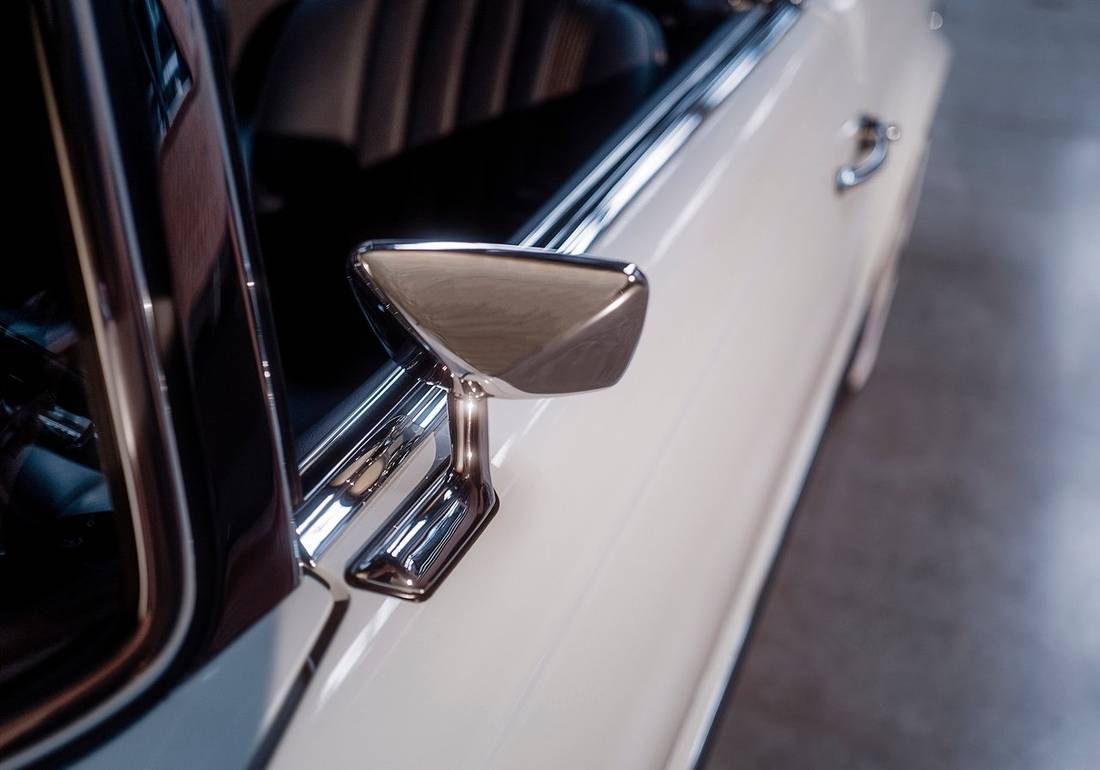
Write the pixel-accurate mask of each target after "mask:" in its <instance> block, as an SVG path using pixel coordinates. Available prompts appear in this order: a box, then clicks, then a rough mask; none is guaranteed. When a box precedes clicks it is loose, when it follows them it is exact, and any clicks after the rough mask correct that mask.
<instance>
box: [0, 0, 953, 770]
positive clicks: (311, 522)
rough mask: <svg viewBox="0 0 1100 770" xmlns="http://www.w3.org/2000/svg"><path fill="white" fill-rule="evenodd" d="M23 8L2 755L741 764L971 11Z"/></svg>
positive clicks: (3, 340)
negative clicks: (750, 678) (725, 718)
mask: <svg viewBox="0 0 1100 770" xmlns="http://www.w3.org/2000/svg"><path fill="white" fill-rule="evenodd" d="M3 13H4V15H5V18H4V23H3V26H2V30H3V32H2V34H3V36H4V38H5V47H6V48H7V49H8V50H9V51H11V52H12V60H13V61H14V66H15V71H14V72H13V73H11V74H12V78H9V80H8V82H9V83H12V84H14V86H15V88H14V91H13V96H12V97H11V98H10V100H9V108H8V109H9V112H8V115H9V119H8V125H9V127H10V128H11V130H12V131H13V132H14V136H13V137H12V138H11V139H10V140H9V142H10V143H9V147H11V148H12V150H13V153H12V154H13V155H14V156H18V157H16V158H13V160H15V161H16V162H15V163H13V164H11V165H9V173H14V175H15V179H14V180H12V181H13V182H14V183H13V184H12V185H11V187H10V188H9V190H10V191H11V192H12V193H13V199H12V200H13V205H14V207H15V208H14V209H13V211H14V212H15V215H14V216H13V217H12V221H11V225H10V227H11V228H12V229H13V230H14V232H12V233H11V234H10V236H9V266H8V268H7V269H6V270H5V275H4V279H3V281H0V345H2V346H3V352H2V356H0V367H2V369H0V576H2V577H0V580H2V586H3V588H2V592H0V747H2V752H3V754H2V756H3V759H2V760H0V762H2V764H3V766H4V767H14V766H23V765H27V764H38V763H42V764H50V765H57V764H72V765H75V766H79V767H86V768H114V767H157V768H168V767H181V768H183V767H187V768H193V767H203V768H220V767H226V768H240V767H258V766H271V767H277V768H300V767H350V766H355V767H369V768H387V769H388V770H390V769H395V768H441V767H446V768H459V767H465V768H491V767H492V768H498V767H499V768H518V767H522V768H538V767H548V768H560V767H592V768H613V767H616V768H639V767H665V768H690V767H692V766H694V765H696V764H697V763H698V762H699V761H700V757H701V756H702V755H703V754H704V752H705V748H706V738H707V735H708V730H709V728H710V725H711V723H712V721H713V719H714V716H715V713H716V710H717V709H718V707H719V704H720V702H721V699H722V695H723V691H724V689H725V686H726V683H727V681H728V680H729V678H730V675H731V671H732V670H733V667H734V665H735V663H736V661H737V659H738V656H739V653H740V651H741V648H742V646H743V643H744V640H745V637H746V632H747V629H748V628H749V625H750V622H751V620H752V617H753V612H754V608H755V607H756V604H757V601H758V598H759V596H760V592H761V588H762V585H763V584H764V581H765V579H766V577H767V575H768V572H769V567H770V565H771V563H772V561H773V558H774V556H775V554H776V551H777V548H778V546H779V544H780V542H781V539H782V535H783V532H784V529H785V525H786V522H787V520H788V517H789V514H790V512H791V509H792V506H793V504H794V501H795V500H796V498H797V496H798V494H799V490H800V488H801V485H802V483H803V479H804V477H805V475H806V472H807V468H808V466H809V464H810V463H811V460H812V458H813V456H814V451H815V447H816V446H817V444H818V441H819V437H820V434H821V432H822V430H823V427H824V426H825V424H826V420H827V417H828V415H829V413H830V409H831V407H832V405H833V403H834V400H835V398H836V397H837V394H838V392H843V391H852V392H854V391H856V390H858V389H859V388H860V387H861V386H862V385H863V383H865V382H866V381H867V378H868V376H869V375H870V372H871V368H872V365H873V363H874V358H875V352H876V349H877V346H878V341H879V338H880V336H881V334H882V329H883V325H884V323H885V318H886V313H887V310H888V308H889V304H890V299H891V296H892V293H893V289H894V285H895V281H896V275H897V270H896V264H897V259H898V254H899V251H900V249H901V247H902V245H903V244H904V242H905V239H906V235H907V233H908V229H909V225H910V222H911V218H912V215H913V211H914V208H915V202H916V200H917V194H918V192H919V188H920V181H921V174H922V170H923V167H924V159H925V156H926V152H927V147H928V139H929V127H930V123H931V120H932V116H933V113H934V111H935V107H936V103H937V100H938V98H939V92H940V89H941V86H942V83H943V80H944V76H945V71H946V68H947V64H948V59H949V55H948V50H947V47H946V45H945V43H944V42H943V41H942V40H941V39H940V38H939V37H938V34H937V33H936V32H935V31H934V29H933V27H934V26H935V25H934V24H933V23H930V20H931V19H933V18H934V10H933V8H932V7H931V6H930V4H929V3H928V2H926V0H802V2H794V1H793V0H772V1H771V2H752V1H750V0H493V1H490V0H480V1H475V0H438V1H435V0H432V1H430V2H429V1H428V0H220V2H213V1H212V0H95V1H94V2H93V0H12V1H11V2H7V3H4V10H3ZM19 244H22V245H19ZM15 251H19V252H21V253H22V255H23V256H21V257H18V258H16V256H15V254H14V252H15Z"/></svg>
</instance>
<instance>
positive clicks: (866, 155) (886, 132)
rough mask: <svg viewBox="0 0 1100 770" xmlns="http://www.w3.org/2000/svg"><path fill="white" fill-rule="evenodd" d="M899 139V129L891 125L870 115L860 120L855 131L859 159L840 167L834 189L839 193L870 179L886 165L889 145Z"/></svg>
mask: <svg viewBox="0 0 1100 770" xmlns="http://www.w3.org/2000/svg"><path fill="white" fill-rule="evenodd" d="M900 139H901V129H899V128H898V127H897V126H896V125H894V124H893V123H885V122H883V121H880V120H879V119H878V118H874V117H871V116H870V115H864V116H863V117H862V118H860V121H859V128H858V129H857V131H856V140H857V142H858V144H859V150H858V152H859V155H860V157H859V159H858V160H857V161H856V162H855V163H850V164H847V165H844V166H841V167H840V169H839V170H838V171H837V172H836V189H837V190H838V191H839V192H843V191H845V190H850V189H852V188H853V187H856V186H858V185H861V184H863V183H864V182H866V181H867V180H868V179H870V178H871V176H872V175H873V174H874V173H875V172H876V171H878V170H879V169H880V168H882V167H883V166H884V165H885V164H886V155H887V152H888V151H889V149H890V145H891V144H892V143H893V142H896V141H898V140H900Z"/></svg>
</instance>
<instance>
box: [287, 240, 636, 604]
mask: <svg viewBox="0 0 1100 770" xmlns="http://www.w3.org/2000/svg"><path fill="white" fill-rule="evenodd" d="M351 277H352V282H353V284H354V285H355V287H356V290H357V292H358V293H359V295H360V299H361V300H362V304H363V307H364V310H365V311H366V312H367V314H368V316H370V314H371V313H373V312H376V310H375V309H376V308H379V307H382V308H385V310H386V312H389V313H391V314H392V315H394V316H396V317H397V319H398V320H399V321H400V322H401V323H402V325H404V326H405V328H407V329H408V330H409V332H410V333H411V334H412V335H413V336H414V337H415V338H416V339H417V340H418V341H419V342H420V343H421V344H422V345H423V346H424V347H425V348H426V349H427V350H428V351H429V352H430V353H431V354H432V355H433V356H434V357H435V358H436V359H438V360H439V361H440V362H441V363H442V365H443V366H442V369H441V370H437V371H436V372H434V373H433V379H435V380H438V381H440V382H441V384H443V385H446V386H448V387H449V388H450V392H449V394H448V397H447V411H448V412H449V415H450V420H449V425H450V438H451V458H450V466H449V467H448V469H447V472H446V473H445V474H444V475H443V476H442V477H440V478H438V479H437V480H436V481H435V483H433V484H432V485H431V486H429V487H428V488H427V489H426V490H425V491H424V493H423V494H422V495H421V496H419V497H418V498H416V499H413V500H411V501H410V502H409V503H408V504H407V505H406V506H405V507H404V508H403V509H402V510H400V511H398V513H397V514H395V515H394V516H393V517H392V518H391V519H390V521H389V522H388V523H387V524H386V526H385V527H384V528H383V529H381V530H380V531H379V532H378V533H377V534H376V535H375V536H374V537H373V538H372V539H371V541H370V542H369V543H367V545H366V546H365V547H364V549H363V551H362V552H361V553H360V554H359V555H358V556H356V557H355V559H354V560H353V562H352V564H351V565H350V566H349V567H348V575H347V577H348V581H349V582H350V583H351V584H352V585H355V586H358V587H360V588H370V589H373V590H377V591H382V592H384V593H388V594H391V595H393V596H398V597H401V598H403V599H413V600H417V599H424V598H427V597H428V596H429V595H430V594H431V593H432V591H434V590H435V588H436V587H437V586H438V584H439V580H440V578H442V577H443V576H444V575H445V574H446V572H447V570H449V569H450V568H451V567H452V566H453V565H454V563H455V561H456V560H457V559H458V557H459V556H461V555H462V553H463V551H464V550H465V549H466V548H467V547H468V546H469V544H470V543H471V542H472V541H473V538H474V537H476V535H477V534H478V532H480V531H481V528H482V527H483V526H484V525H485V523H486V522H487V521H488V520H489V518H490V517H491V516H492V515H493V513H494V512H495V511H496V508H497V496H496V492H495V491H494V490H493V484H492V480H491V479H490V477H489V464H490V458H489V433H488V430H489V410H488V404H487V402H488V399H489V397H490V396H503V397H508V398H523V397H530V396H539V395H555V394H562V393H575V392H578V391H585V390H594V389H597V388H606V387H609V386H611V385H614V384H615V383H616V382H617V381H618V380H619V378H620V377H621V376H622V374H623V372H624V371H625V370H626V367H627V365H628V364H629V363H630V358H631V357H632V356H633V355H634V349H635V347H637V344H638V339H639V337H640V335H641V331H642V324H643V322H644V320H645V311H646V305H647V302H648V297H649V289H648V286H647V284H646V280H645V276H644V275H642V273H641V271H640V270H638V268H637V267H635V266H634V265H630V264H623V263H619V262H612V261H610V260H602V259H597V258H594V257H586V256H566V255H562V254H558V253H556V252H551V251H547V250H543V249H523V248H517V247H514V246H498V245H488V244H466V243H443V242H438V243H437V242H425V243H415V242H408V243H402V242H379V243H367V244H364V245H363V246H362V247H361V248H360V249H359V250H358V251H357V252H356V254H355V255H354V257H353V258H352V267H351ZM418 430H419V429H418V423H415V422H413V423H409V422H408V421H397V422H395V423H394V424H393V425H392V426H391V427H390V428H389V429H388V430H385V431H380V432H379V437H378V440H377V441H376V443H375V444H374V445H373V446H372V447H371V448H370V449H369V450H368V451H367V452H365V453H363V455H362V456H361V460H359V461H358V462H356V463H352V464H351V465H350V466H349V467H348V469H346V470H345V471H342V472H341V473H340V474H338V475H337V476H335V477H334V479H333V480H334V481H335V482H339V483H342V484H347V483H351V484H352V485H356V484H358V485H359V487H360V489H361V490H362V491H363V492H369V491H370V490H372V489H373V488H374V487H375V486H376V485H377V484H379V483H381V481H382V479H383V478H384V477H385V475H388V473H389V472H390V471H389V469H390V468H391V466H392V465H396V464H398V463H400V460H401V458H402V457H403V453H404V452H406V451H407V450H406V449H405V447H409V446H411V445H412V444H413V443H414V442H415V441H416V440H417V439H418V438H419V437H420V435H421V432H418ZM310 534H311V536H312V533H310ZM307 547H308V546H307Z"/></svg>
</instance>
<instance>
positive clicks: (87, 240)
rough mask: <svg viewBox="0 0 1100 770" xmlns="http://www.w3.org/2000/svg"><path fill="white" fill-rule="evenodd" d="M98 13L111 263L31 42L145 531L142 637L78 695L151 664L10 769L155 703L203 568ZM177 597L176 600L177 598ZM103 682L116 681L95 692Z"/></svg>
mask: <svg viewBox="0 0 1100 770" xmlns="http://www.w3.org/2000/svg"><path fill="white" fill-rule="evenodd" d="M88 2H89V0H84V2H73V3H71V5H69V8H70V12H71V13H72V20H73V28H74V29H75V30H76V34H77V38H78V39H77V40H76V41H75V42H76V43H77V48H78V50H77V57H78V60H79V64H80V66H81V68H82V69H83V71H84V72H85V73H86V74H87V76H88V77H87V79H86V81H85V82H84V84H83V85H84V86H85V88H86V99H87V103H86V106H87V108H88V110H89V119H90V122H91V123H92V124H93V125H94V126H95V132H96V134H97V139H98V140H99V141H98V144H97V149H98V157H96V158H95V160H94V162H95V164H96V165H97V167H98V168H97V172H98V178H99V179H100V180H101V184H102V188H103V189H101V190H100V191H99V194H100V195H101V196H103V197H104V198H106V200H107V205H106V206H105V208H106V210H107V212H108V216H107V217H105V218H104V219H105V221H103V222H102V223H101V224H102V225H103V229H104V230H105V231H106V232H107V238H108V239H109V240H110V241H111V246H112V248H113V251H112V257H110V258H108V257H106V255H104V254H103V253H97V252H98V250H97V248H96V246H95V245H94V240H95V236H94V235H93V233H92V222H91V215H90V213H89V211H88V208H87V205H86V201H85V200H84V199H83V196H82V194H81V191H80V189H79V188H80V185H79V184H78V180H77V173H76V169H74V167H73V165H72V162H71V155H72V153H73V148H72V147H71V146H70V143H69V141H68V138H67V136H66V133H65V130H64V128H63V126H62V123H61V116H60V112H59V107H58V101H57V92H56V87H55V84H54V81H53V77H52V74H51V70H50V66H49V61H48V57H47V54H46V49H45V45H44V42H43V34H42V26H41V23H40V21H39V17H38V16H37V15H32V26H33V31H32V34H33V36H34V45H35V50H36V55H37V58H38V65H39V74H40V78H41V81H42V87H43V89H44V92H45V99H46V105H47V112H48V117H49V121H50V130H51V134H52V136H53V141H54V143H55V146H56V147H57V157H58V164H59V166H60V174H61V179H62V187H63V191H64V197H65V204H66V208H67V209H68V212H69V216H70V220H71V226H72V228H73V231H74V232H73V239H74V243H75V245H76V253H77V254H76V256H77V260H78V262H79V264H80V270H81V282H82V286H83V289H84V291H85V294H86V297H87V304H88V310H89V314H90V316H91V324H92V328H93V332H94V339H95V345H96V353H97V357H98V359H99V363H100V367H101V370H102V379H103V385H104V390H105V395H106V401H107V403H108V407H109V410H110V415H111V422H112V428H113V433H114V437H115V441H114V445H113V448H114V450H115V451H116V452H117V455H118V460H119V466H120V470H121V472H122V476H123V484H124V487H125V489H126V497H127V503H128V509H129V513H130V516H131V518H132V523H133V526H134V532H135V538H134V539H135V546H136V550H137V554H138V571H139V582H140V589H139V590H140V594H139V597H138V613H139V616H138V623H137V631H136V633H135V636H134V637H133V638H132V639H131V640H130V641H129V642H127V644H125V645H124V646H123V647H122V649H121V650H120V651H119V653H118V654H117V655H116V656H115V657H114V658H113V659H111V660H109V661H107V662H106V663H104V664H103V666H101V667H100V669H99V670H98V671H97V672H95V674H94V675H92V676H90V677H89V679H86V680H83V681H82V682H80V683H78V684H77V685H75V686H74V688H71V689H75V688H85V687H89V686H91V687H94V688H95V690H97V691H98V690H100V689H102V688H105V687H108V686H109V684H110V683H111V682H113V681H114V679H115V677H116V676H119V675H120V674H119V673H117V672H119V671H120V670H122V669H125V668H126V667H128V666H131V665H136V664H138V663H139V662H141V661H140V659H141V658H142V657H143V656H147V657H145V660H144V662H141V666H140V668H139V669H138V670H137V671H135V672H134V673H133V674H132V675H129V676H128V677H127V678H126V680H125V682H124V683H123V684H121V685H120V686H118V687H117V689H115V690H114V691H113V692H110V693H109V694H107V695H106V696H105V697H104V698H103V699H101V700H99V701H98V702H96V703H95V704H94V705H93V706H91V707H90V708H88V709H87V710H85V711H83V712H82V713H81V714H80V715H79V716H76V717H75V718H73V719H71V720H70V721H67V722H66V723H65V724H64V725H63V726H62V727H60V728H58V729H56V730H53V731H52V732H49V733H48V734H46V735H45V736H43V737H41V738H38V739H37V740H35V741H34V742H33V743H30V744H29V745H27V746H25V747H22V748H20V749H19V750H18V751H17V752H16V753H14V754H11V755H9V756H7V757H5V758H4V760H3V761H2V762H0V767H2V768H8V767H21V766H24V765H28V764H31V763H33V762H39V761H42V760H43V759H44V758H46V757H48V756H50V755H51V754H53V753H54V752H56V751H58V750H59V749H61V748H63V747H64V746H66V745H67V744H69V743H70V742H71V741H73V740H75V739H77V738H78V737H80V736H82V735H85V734H87V733H88V732H89V731H91V730H92V729H94V728H95V727H97V726H99V725H101V724H102V723H104V722H105V721H107V720H109V719H111V718H112V717H114V716H115V715H117V714H118V713H119V712H121V711H123V710H124V709H125V708H126V707H127V706H128V705H130V704H131V703H133V702H134V701H135V700H136V699H137V698H138V697H140V696H141V695H142V694H144V693H145V692H146V691H147V690H148V689H149V688H150V687H151V686H152V685H153V684H154V682H156V681H157V680H159V679H160V678H161V677H162V676H163V675H164V674H165V672H166V671H167V669H168V667H169V666H170V664H171V663H172V662H173V661H174V660H175V658H176V656H177V654H178V653H179V651H180V649H181V647H182V645H183V642H184V639H185V636H186V634H187V631H188V629H189V626H190V624H191V620H192V617H193V614H194V610H195V600H196V596H195V589H196V578H195V564H194V560H193V554H192V553H191V550H190V548H189V543H190V542H191V529H190V522H189V520H188V516H187V502H186V496H185V493H184V482H183V471H182V468H181V467H180V464H179V460H178V454H177V451H176V443H175V434H174V431H173V427H172V421H171V415H170V413H169V410H168V404H167V399H166V394H165V392H164V371H163V369H162V368H161V366H160V358H159V355H158V353H157V348H156V342H155V329H154V326H153V317H152V300H151V297H150V293H149V291H148V284H147V283H146V280H145V275H144V271H143V268H142V265H141V261H140V259H139V256H138V254H139V251H138V241H137V236H136V230H135V226H134V221H133V217H132V212H131V211H130V209H129V207H128V205H127V203H126V202H127V200H128V192H127V183H126V175H125V173H124V171H123V167H122V161H121V153H120V150H119V146H118V141H117V133H116V130H115V126H114V119H113V116H112V111H111V108H110V99H109V96H108V94H107V90H106V80H105V76H104V72H103V69H102V66H101V60H100V47H99V41H98V39H97V36H96V33H95V25H94V21H93V13H92V10H91V7H90V6H89V4H88ZM114 258H117V259H118V261H120V262H121V263H122V264H123V265H125V267H124V268H123V269H112V268H113V267H114V268H117V265H113V264H111V262H112V260H113V259H114ZM112 296H115V297H119V296H121V297H122V298H124V299H123V302H122V303H120V304H122V305H124V307H112V305H111V302H110V298H111V297H112ZM137 308H141V312H140V313H139V312H136V309H137ZM162 484H163V487H162V486H161V485H162ZM168 523H170V524H171V527H172V529H173V530H174V531H166V529H167V528H166V527H165V524H168ZM166 549H167V552H166ZM151 556H152V558H150V557H151ZM166 557H168V558H170V559H172V560H173V561H174V562H175V564H176V569H175V570H173V573H174V574H171V575H169V574H165V572H166V570H168V569H170V568H171V566H172V565H171V564H169V563H164V562H165V558H166ZM169 587H170V588H171V591H169V590H166V589H168V588H169ZM166 594H168V595H171V596H174V597H175V598H174V600H167V598H166V596H165V595H166ZM168 608H171V609H174V612H172V615H171V617H170V618H165V617H164V611H165V609H168ZM165 623H166V624H167V625H168V628H166V629H165V628H162V627H161V626H162V625H163V624H165ZM105 672H107V673H105ZM108 674H109V678H108ZM104 679H106V680H107V681H95V680H104ZM69 692H70V691H65V692H64V693H62V694H61V695H59V696H57V698H55V699H51V701H50V703H49V704H47V705H51V704H52V703H53V702H54V701H55V700H57V699H60V698H66V697H70V695H69ZM90 695H91V693H88V692H82V693H80V697H81V699H82V700H83V699H84V698H87V697H90ZM52 713H53V712H52V710H51V711H50V713H49V714H45V715H42V716H41V717H40V719H47V718H48V717H49V716H50V715H52ZM15 740H18V738H16V739H15Z"/></svg>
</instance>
